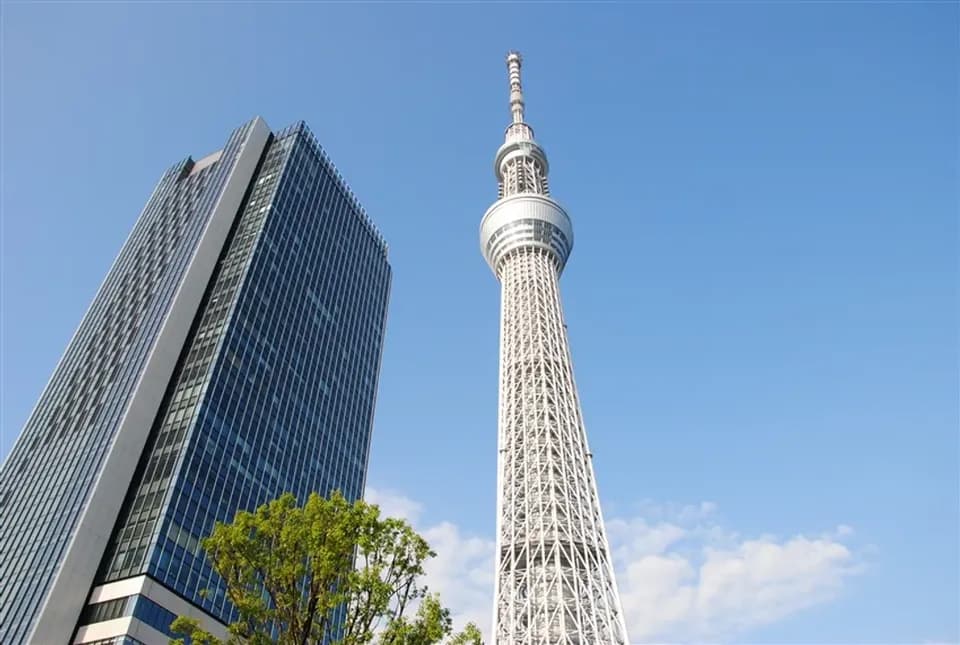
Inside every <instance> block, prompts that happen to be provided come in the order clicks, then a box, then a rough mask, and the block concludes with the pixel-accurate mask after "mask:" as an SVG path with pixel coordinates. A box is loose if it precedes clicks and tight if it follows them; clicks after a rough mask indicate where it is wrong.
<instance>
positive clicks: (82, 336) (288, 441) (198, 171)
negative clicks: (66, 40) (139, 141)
mask: <svg viewBox="0 0 960 645" xmlns="http://www.w3.org/2000/svg"><path fill="white" fill-rule="evenodd" d="M389 289H390V265H389V263H388V260H387V247H386V243H385V242H384V240H383V238H382V237H381V236H380V234H379V233H378V232H377V230H376V228H375V227H374V226H373V224H372V222H371V221H370V220H369V219H368V217H367V216H366V214H365V212H364V211H363V209H362V208H361V207H360V205H359V203H358V202H357V200H356V198H355V197H354V196H353V194H352V192H351V191H350V190H349V188H348V187H347V186H346V184H345V182H344V181H343V179H342V178H341V177H340V175H339V173H338V172H337V170H336V168H335V166H334V165H333V163H332V162H331V161H330V159H329V158H328V157H327V155H326V153H325V152H324V151H323V150H322V148H321V147H320V146H319V144H318V143H317V142H316V140H315V139H314V137H313V135H312V134H311V133H310V131H309V130H308V129H307V127H306V126H305V125H304V124H303V123H298V124H295V125H293V126H291V127H289V128H286V129H285V130H282V131H280V132H276V133H271V131H270V129H269V128H268V127H267V125H266V123H265V122H264V121H263V120H262V119H260V118H256V119H254V120H253V121H251V122H249V123H247V124H246V125H244V126H242V127H240V128H238V129H237V130H236V131H234V133H233V134H232V135H231V136H230V138H229V139H228V141H227V144H226V145H225V146H224V148H223V149H222V150H220V151H218V152H215V153H213V154H212V155H208V156H206V157H204V158H203V159H200V160H199V161H194V160H193V159H190V158H187V159H185V160H183V161H180V162H179V163H177V164H175V165H174V166H172V167H171V168H170V169H169V170H168V171H167V172H166V173H165V174H164V175H163V177H162V178H161V180H160V182H159V184H158V185H157V187H156V189H155V190H154V193H153V195H152V196H151V197H150V200H149V201H148V203H147V205H146V207H145V208H144V210H143V212H142V214H141V215H140V218H139V219H138V221H137V223H136V225H135V227H134V229H133V232H132V233H131V234H130V237H129V239H128V240H127V242H126V243H125V244H124V246H123V248H122V249H121V251H120V254H119V256H118V257H117V260H116V262H115V263H114V265H113V267H112V268H111V270H110V272H109V273H108V274H107V277H106V279H105V280H104V282H103V285H102V286H101V287H100V290H99V292H98V293H97V295H96V297H95V298H94V300H93V303H92V304H91V306H90V309H89V310H88V312H87V314H86V315H85V316H84V318H83V320H82V321H81V323H80V326H79V328H78V330H77V332H76V335H75V336H74V338H73V340H71V342H70V344H69V345H68V347H67V349H66V352H65V353H64V356H63V358H62V359H61V361H60V364H59V365H58V366H57V368H56V369H55V371H54V373H53V376H52V377H51V379H50V382H49V383H48V384H47V387H46V388H45V390H44V392H43V393H42V395H41V396H40V400H39V402H38V403H37V406H36V408H35V410H34V411H33V413H32V414H31V416H30V418H29V420H28V421H27V423H26V425H25V427H24V429H23V431H22V432H21V434H20V436H19V438H18V440H17V442H16V444H15V445H14V446H13V448H12V450H11V452H10V454H9V456H8V457H7V459H6V460H5V462H4V464H3V467H2V469H0V556H2V557H0V579H2V580H3V581H4V582H3V585H2V586H0V642H2V643H4V644H10V645H19V644H20V643H24V642H30V643H39V644H43V645H45V644H47V643H70V642H72V643H142V644H145V645H161V644H163V645H166V643H167V642H168V641H169V638H170V632H169V626H170V622H171V621H172V620H173V618H174V617H175V616H176V615H190V616H194V617H196V618H198V619H199V620H200V621H201V624H202V625H203V626H204V628H206V629H208V630H209V631H212V632H213V633H216V634H219V635H220V636H221V637H225V636H226V630H225V625H226V624H227V623H229V622H231V621H233V620H235V618H236V612H235V609H234V608H233V606H232V605H231V604H230V602H229V600H228V599H227V598H226V596H225V593H224V585H223V582H222V580H220V579H219V577H218V576H216V574H215V573H214V572H213V570H212V569H211V567H210V565H209V563H208V562H207V561H206V557H205V554H204V552H203V550H202V549H201V548H200V547H199V540H200V539H201V538H203V537H205V536H206V535H209V533H210V532H211V530H212V529H213V526H214V523H215V522H216V521H229V520H230V519H232V518H233V516H234V514H235V513H236V511H237V510H240V509H247V510H252V509H254V508H256V507H257V506H259V505H260V504H263V503H264V502H266V501H268V500H270V499H273V498H275V497H278V496H279V495H280V494H281V493H283V492H287V491H289V492H292V493H294V495H296V496H297V498H298V499H299V500H301V501H303V500H305V499H306V496H307V495H308V494H309V493H310V492H312V491H318V492H320V493H321V494H327V493H329V492H330V491H331V490H332V489H340V490H341V491H342V492H343V494H344V495H345V496H346V497H347V498H348V499H356V498H358V497H360V496H361V495H362V493H363V487H364V482H365V477H366V468H367V461H368V455H369V448H370V438H371V430H372V423H373V411H374V403H375V398H376V390H377V381H378V375H379V369H380V356H381V349H382V344H383V335H384V327H385V318H386V310H387V299H388V295H389ZM203 590H208V593H203Z"/></svg>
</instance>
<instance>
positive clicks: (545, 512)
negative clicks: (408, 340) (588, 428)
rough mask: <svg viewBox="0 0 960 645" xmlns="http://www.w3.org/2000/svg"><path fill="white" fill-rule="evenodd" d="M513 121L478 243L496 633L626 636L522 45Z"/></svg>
mask: <svg viewBox="0 0 960 645" xmlns="http://www.w3.org/2000/svg"><path fill="white" fill-rule="evenodd" d="M507 69H508V71H509V79H510V109H511V113H512V114H513V122H512V123H511V124H510V126H509V127H508V128H507V132H506V142H505V143H504V144H503V145H502V146H501V147H500V150H499V151H498V152H497V157H496V162H495V164H494V170H495V172H496V175H497V179H498V180H499V183H500V194H499V199H498V200H497V201H496V202H495V203H494V204H493V206H491V207H490V209H489V210H488V211H487V213H486V215H484V218H483V222H482V223H481V225H480V247H481V250H482V251H483V254H484V257H485V258H486V260H487V262H488V263H489V264H490V267H491V268H492V269H493V271H494V273H495V274H496V275H497V278H498V279H499V280H500V282H501V285H502V301H501V319H500V410H499V422H498V425H499V438H498V449H499V455H498V459H497V462H498V463H497V550H496V553H497V564H496V582H495V591H494V642H495V643H497V644H498V645H513V644H519V643H523V644H527V645H555V644H556V645H559V644H565V645H566V644H577V645H599V644H606V643H611V644H613V643H616V644H624V643H627V633H626V626H625V624H624V620H623V609H622V607H621V605H620V597H619V594H618V593H617V587H616V582H615V580H614V576H613V567H612V565H611V561H610V547H609V545H608V543H607V537H606V532H605V530H604V526H603V517H602V515H601V512H600V504H599V500H598V495H597V486H596V479H595V477H594V473H593V465H592V463H591V454H590V450H589V448H588V446H587V436H586V432H585V430H584V424H583V416H582V413H581V410H580V401H579V398H578V396H577V388H576V384H575V382H574V378H573V364H572V362H571V359H570V347H569V342H568V340H567V331H566V325H565V324H564V322H563V320H564V319H563V308H562V305H561V301H560V286H559V279H560V273H561V272H562V271H563V267H564V265H565V264H566V261H567V258H568V257H569V255H570V251H571V249H572V247H573V228H572V226H571V223H570V218H569V216H568V215H567V213H566V211H564V209H563V208H562V207H561V206H560V205H559V204H558V203H557V202H556V201H554V200H553V199H551V198H550V196H549V195H550V190H549V185H548V183H547V174H548V172H549V166H548V164H547V158H546V155H545V154H544V151H543V149H542V148H541V147H540V146H539V144H537V142H536V141H535V140H534V138H533V129H532V128H531V127H530V126H529V125H528V124H526V123H525V122H524V120H523V109H524V103H523V93H522V89H521V85H520V55H519V54H517V53H510V54H509V55H508V56H507Z"/></svg>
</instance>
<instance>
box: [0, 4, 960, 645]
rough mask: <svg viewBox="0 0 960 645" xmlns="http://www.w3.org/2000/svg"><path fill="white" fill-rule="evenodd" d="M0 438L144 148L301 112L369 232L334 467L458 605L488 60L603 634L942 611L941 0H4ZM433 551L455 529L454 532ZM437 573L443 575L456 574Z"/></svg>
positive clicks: (834, 636)
mask: <svg viewBox="0 0 960 645" xmlns="http://www.w3.org/2000/svg"><path fill="white" fill-rule="evenodd" d="M2 21H3V25H2V47H3V50H2V82H3V86H2V119H3V131H2V144H0V148H2V149H0V152H2V164H3V165H2V179H3V186H2V214H3V247H2V252H3V275H2V286H3V302H2V324H3V329H2V340H3V347H2V349H3V355H2V376H3V388H2V393H3V401H2V406H0V407H2V417H0V418H2V430H3V436H2V444H0V446H2V447H0V454H3V455H5V454H6V453H7V451H8V450H9V448H10V446H11V444H12V442H13V441H14V439H15V437H16V435H17V433H18V432H19V430H20V428H21V427H22V424H23V423H24V421H25V419H26V417H27V415H28V414H29V412H30V409H31V407H32V406H33V404H34V402H35V400H36V398H37V397H38V395H39V393H40V391H41V389H42V388H43V385H44V383H45V382H46V379H47V378H48V376H49V374H50V372H51V371H52V369H53V366H54V365H55V363H56V361H57V359H58V357H59V355H60V353H61V352H62V350H63V348H64V347H65V345H66V343H67V342H68V340H69V338H70V336H71V334H72V332H73V329H74V327H75V326H76V324H77V323H78V321H79V319H80V317H81V316H82V314H83V312H84V311H85V309H86V306H87V304H88V303H89V301H90V299H91V298H92V296H93V294H94V292H95V290H96V288H97V286H98V285H99V283H100V280H101V279H102V277H103V275H104V274H105V272H106V270H107V269H108V267H109V265H110V263H111V261H112V259H113V257H114V255H115V254H116V252H117V251H118V250H119V248H120V245H121V244H122V242H123V240H124V239H125V237H126V235H127V233H128V231H129V230H130V228H131V227H132V225H133V222H134V219H135V218H136V216H137V214H138V213H139V210H140V208H141V207H142V206H143V204H144V203H145V201H146V199H147V197H148V196H149V194H150V191H151V190H152V188H153V185H154V183H155V182H156V181H157V179H158V178H159V176H160V174H161V173H162V171H163V170H164V169H165V168H166V167H167V166H169V165H170V164H171V163H173V162H174V161H176V160H178V159H180V158H182V157H184V156H185V155H187V154H192V155H193V156H194V157H195V158H199V157H200V156H202V155H204V154H206V153H207V152H210V151H212V150H214V149H216V148H218V147H219V146H220V145H221V144H222V143H223V141H224V140H225V138H226V136H227V134H228V133H229V131H230V130H231V129H232V128H234V127H235V126H237V125H239V124H240V123H242V122H244V121H246V120H247V119H249V118H250V117H251V116H253V115H255V114H260V115H262V116H264V117H265V118H266V119H267V121H268V123H270V125H271V126H272V127H273V128H274V129H279V128H280V127H282V126H284V125H286V124H288V123H290V122H292V121H294V120H297V119H305V120H306V121H307V122H308V123H309V124H310V126H311V128H312V129H313V131H314V132H315V133H316V134H317V136H318V138H319V139H320V141H321V142H322V144H323V145H324V147H325V148H326V149H327V151H328V152H329V153H330V154H331V156H332V157H333V159H334V160H335V161H336V163H337V165H338V167H339V168H340V169H341V171H342V172H343V174H344V175H345V176H346V178H347V180H348V181H349V182H350V183H351V185H352V187H353V188H354V190H355V191H356V193H357V195H358V196H359V197H360V199H361V201H362V202H363V203H364V204H365V205H366V207H367V209H368V210H369V212H370V214H371V216H372V217H373V219H374V220H375V221H376V222H377V224H378V225H379V226H380V228H381V229H382V231H383V233H384V235H385V237H386V238H387V240H388V241H389V243H390V245H391V250H390V255H391V262H392V264H393V267H394V272H395V278H394V288H393V293H392V300H391V307H390V318H389V330H388V337H387V346H386V352H385V355H384V364H383V374H382V378H381V384H380V386H381V387H380V399H379V404H378V411H377V422H376V428H375V434H374V445H373V454H372V461H371V465H370V474H369V484H370V486H371V487H372V489H373V490H374V493H373V494H374V496H375V497H376V498H377V499H378V500H381V501H382V502H383V503H384V506H385V507H387V508H390V509H391V510H394V511H396V512H400V513H404V514H406V515H407V516H408V517H410V518H411V519H412V520H414V521H415V523H416V524H417V526H418V527H420V528H422V529H423V530H424V531H425V532H426V533H428V535H429V536H431V539H432V541H433V542H434V543H435V545H439V546H438V547H437V550H438V551H441V548H442V549H445V551H441V556H440V558H438V564H437V565H436V566H435V567H434V569H432V570H431V576H432V580H433V581H435V585H434V586H435V587H436V588H439V589H440V590H441V591H442V592H443V593H444V594H445V597H447V598H448V600H449V602H450V603H451V604H452V605H454V609H455V610H456V612H457V615H458V616H461V617H479V618H478V620H481V622H482V621H483V620H484V619H487V620H488V618H489V616H488V614H489V597H488V595H487V594H488V591H489V589H488V587H489V576H488V568H489V567H488V565H489V561H490V557H491V553H492V546H491V543H490V540H491V539H492V537H493V525H494V505H495V475H496V473H495V432H496V403H497V402H496V397H497V389H496V380H497V343H498V340H497V333H498V311H497V310H498V306H499V299H498V285H497V283H496V280H495V279H494V277H493V276H492V275H491V274H490V272H489V270H488V269H487V267H486V265H485V264H484V262H483V260H482V258H481V256H480V253H479V250H478V248H477V246H478V243H477V228H478V225H479V221H480V217H481V216H482V214H483V212H484V210H485V209H486V208H487V206H488V205H489V204H490V203H491V202H492V201H493V199H494V198H495V197H496V185H495V181H494V178H493V173H492V160H493V154H494V152H495V150H496V148H497V146H498V145H499V143H500V142H501V140H502V133H503V128H504V127H505V126H506V124H507V123H508V119H509V113H508V109H507V89H506V88H507V85H506V73H505V68H504V64H503V55H504V53H505V52H506V51H507V50H508V49H513V48H516V49H520V50H521V51H522V52H523V54H524V56H525V67H524V81H525V89H526V98H527V117H528V119H529V120H530V122H531V123H532V124H533V126H534V127H535V129H536V132H537V135H538V138H539V140H540V141H541V143H542V144H543V145H544V146H545V148H546V150H547V153H548V155H549V157H550V161H551V187H552V189H553V193H554V196H555V197H556V198H557V199H558V200H559V201H560V202H561V203H563V204H564V205H565V206H566V207H567V209H568V211H569V212H570V213H571V215H572V217H573V221H574V227H575V230H576V247H575V249H574V252H573V256H572V258H571V261H570V263H569V265H568V267H567V270H566V272H565V274H564V276H563V280H562V283H561V284H562V289H563V296H564V300H565V307H566V310H567V323H568V325H569V329H570V335H571V342H572V345H573V354H574V361H575V364H576V373H577V380H578V385H579V387H580V390H581V396H582V401H583V406H584V411H585V416H586V419H587V424H588V433H589V436H590V441H591V446H592V448H593V452H594V454H595V460H596V461H595V463H596V465H597V468H598V478H599V486H600V494H601V498H602V500H603V503H604V507H605V512H606V515H607V518H608V520H609V523H610V524H611V541H612V542H613V543H614V547H615V549H616V552H617V556H616V557H617V559H618V571H619V580H620V586H621V588H622V590H623V591H624V596H625V599H624V603H625V605H627V614H628V619H629V621H630V622H629V624H630V627H631V631H632V632H633V637H634V639H635V640H637V641H638V642H639V641H641V640H647V639H659V640H668V641H669V640H687V639H697V638H702V639H707V640H725V641H732V642H753V643H786V642H794V643H813V642H818V643H849V642H873V643H881V642H882V643H891V642H902V643H920V642H935V641H950V642H952V641H957V640H960V626H958V606H960V599H958V570H960V559H958V542H960V536H958V525H960V515H958V448H960V447H958V410H957V392H958V378H957V366H958V364H957V360H958V353H957V350H958V344H957V323H958V320H957V240H958V237H957V233H958V231H957V212H958V209H957V206H958V191H957V178H958V157H957V150H958V148H957V141H958V126H957V114H958V108H960V106H958V85H957V78H958V71H960V69H958V60H960V56H958V54H960V51H958V36H957V34H958V8H957V5H956V4H949V3H941V4H933V3H926V4H923V3H882V4H881V3H840V2H837V3H807V4H801V3H733V4H724V3H679V4H667V3H645V4H629V3H620V4H605V5H588V4H550V5H544V4H526V5H507V4H494V5H480V4H470V5H454V4H403V5H385V4H363V5H344V4H306V3H303V4H284V5H265V4H260V5H257V4H246V5H228V4H206V5H202V6H199V5H196V6H195V5H188V4H172V3H170V4H149V5H147V4H133V3H130V4H106V3H100V4H80V3H76V4H13V3H5V4H4V7H3V12H2ZM457 558H460V559H459V560H458V559H457ZM467 572H469V575H468V573H467Z"/></svg>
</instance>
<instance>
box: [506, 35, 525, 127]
mask: <svg viewBox="0 0 960 645" xmlns="http://www.w3.org/2000/svg"><path fill="white" fill-rule="evenodd" d="M521 62H522V60H521V58H520V52H517V51H512V52H510V53H509V54H507V70H508V73H509V75H510V113H511V114H512V115H513V122H514V123H523V86H522V85H521V84H520V64H521Z"/></svg>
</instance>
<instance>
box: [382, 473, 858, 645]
mask: <svg viewBox="0 0 960 645" xmlns="http://www.w3.org/2000/svg"><path fill="white" fill-rule="evenodd" d="M367 500H368V501H370V502H373V503H376V504H379V505H380V507H381V509H382V511H383V512H384V513H385V514H386V515H391V516H399V517H404V518H406V519H408V520H409V521H410V522H411V523H412V524H413V525H414V526H415V527H416V528H417V530H419V531H420V532H421V533H422V534H423V535H424V537H426V539H427V540H428V541H429V542H430V544H431V546H432V547H433V549H434V550H435V551H436V552H437V557H436V558H435V559H434V560H432V561H431V562H430V563H429V564H428V566H427V583H428V584H429V586H430V588H431V589H432V590H434V591H438V592H440V595H441V597H442V598H443V602H444V603H445V604H446V605H447V606H449V607H450V608H451V609H452V611H453V613H454V619H455V622H456V623H457V625H458V626H462V625H463V624H464V623H466V622H467V621H473V622H475V623H477V625H479V626H480V628H481V629H482V631H483V632H484V634H485V636H486V638H487V642H490V641H489V635H490V629H491V619H492V613H491V612H492V600H493V598H492V596H493V555H494V541H493V540H492V539H490V538H489V537H488V536H477V535H469V534H465V533H464V532H463V531H461V530H460V528H459V527H457V526H456V525H455V524H452V523H450V522H441V523H439V524H435V525H431V526H423V525H422V523H421V521H420V519H421V516H422V506H421V505H420V504H419V503H418V502H416V501H414V500H411V499H409V498H407V497H405V496H404V495H402V494H399V493H396V492H392V491H383V490H379V489H368V490H367ZM638 509H639V510H638V511H637V514H636V515H635V516H633V517H628V518H621V517H617V518H610V519H609V520H608V521H607V529H608V531H609V537H610V544H611V549H612V551H613V558H614V564H615V568H616V569H617V582H618V583H619V587H620V593H621V597H622V599H623V605H624V612H625V614H626V619H627V627H628V629H629V631H630V636H631V639H632V640H633V641H634V642H635V643H648V642H664V641H667V642H689V641H703V640H708V641H718V640H725V639H732V638H735V637H736V636H737V635H739V634H742V633H744V632H745V631H747V630H749V629H752V628H755V627H759V626H761V625H767V624H770V623H773V622H776V621H778V620H781V619H783V618H785V617H787V616H789V615H792V614H794V613H796V612H798V611H801V610H803V609H805V608H807V607H811V606H813V605H816V604H819V603H823V602H827V601H829V600H831V599H832V598H834V597H835V596H836V595H837V594H838V593H839V592H840V591H841V589H842V588H843V585H844V582H845V581H846V579H847V578H848V577H850V576H852V575H855V574H857V573H858V572H859V571H861V570H862V567H861V565H860V564H859V558H858V555H857V554H856V553H854V551H853V550H851V548H850V547H849V546H848V545H847V544H846V543H845V541H847V540H848V538H849V537H850V536H851V535H852V533H853V530H852V529H851V528H850V527H848V526H845V525H841V526H838V527H836V528H834V529H832V530H829V531H827V532H823V533H820V534H816V535H802V534H798V535H793V536H790V537H786V538H778V537H776V536H768V535H764V536H759V537H750V538H744V537H742V536H740V535H739V534H738V533H736V532H735V531H732V530H730V529H728V528H726V527H724V526H723V525H722V523H721V522H720V521H719V519H718V514H717V507H716V505H715V504H713V503H711V502H702V503H700V504H696V505H687V506H678V505H663V504H655V503H651V502H644V503H641V504H640V505H639V506H638Z"/></svg>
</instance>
